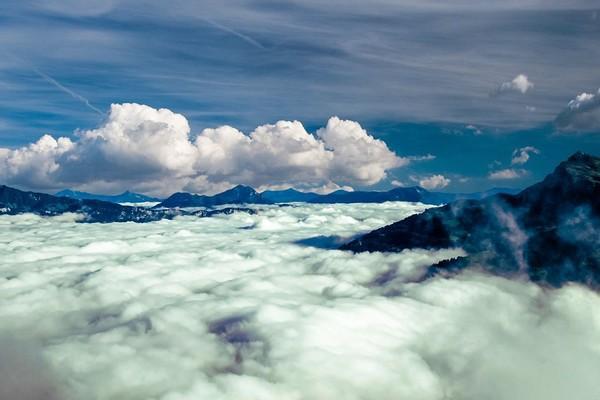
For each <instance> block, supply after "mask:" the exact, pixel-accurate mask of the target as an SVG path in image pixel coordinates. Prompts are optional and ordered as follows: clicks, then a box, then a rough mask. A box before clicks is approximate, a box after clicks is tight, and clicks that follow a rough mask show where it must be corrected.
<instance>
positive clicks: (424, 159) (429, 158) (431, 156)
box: [406, 154, 436, 161]
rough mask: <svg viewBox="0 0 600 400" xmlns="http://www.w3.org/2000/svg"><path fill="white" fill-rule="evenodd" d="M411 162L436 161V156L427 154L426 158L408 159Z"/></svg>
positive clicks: (411, 157) (409, 157) (413, 157)
mask: <svg viewBox="0 0 600 400" xmlns="http://www.w3.org/2000/svg"><path fill="white" fill-rule="evenodd" d="M406 158H407V159H408V160H409V161H431V160H435V158H436V157H435V156H434V155H433V154H425V155H424V156H408V157H406Z"/></svg>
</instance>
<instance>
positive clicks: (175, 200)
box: [156, 185, 517, 208]
mask: <svg viewBox="0 0 600 400" xmlns="http://www.w3.org/2000/svg"><path fill="white" fill-rule="evenodd" d="M499 192H502V193H516V192H517V190H516V189H492V190H489V191H487V192H478V193H439V192H429V191H427V190H425V189H423V188H421V187H418V186H413V187H401V188H395V189H392V190H389V191H387V192H375V191H354V192H349V191H345V190H338V191H335V192H332V193H328V194H318V193H311V192H309V193H305V192H300V191H298V190H295V189H287V190H267V191H264V192H262V193H258V192H256V191H255V190H254V189H252V188H251V187H248V186H242V185H239V186H236V187H234V188H233V189H230V190H227V191H225V192H223V193H219V194H216V195H214V196H206V195H197V194H191V193H175V194H173V195H171V196H170V197H169V198H167V199H166V200H164V201H163V202H162V203H160V204H159V205H157V206H156V207H157V208H160V207H166V208H171V207H181V208H183V207H210V206H215V205H220V204H273V203H294V202H304V203H318V204H334V203H383V202H385V201H411V202H421V203H425V204H435V205H439V204H445V203H448V202H450V201H454V200H457V199H481V198H484V197H486V196H488V195H491V194H496V193H499Z"/></svg>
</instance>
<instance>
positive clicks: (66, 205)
mask: <svg viewBox="0 0 600 400" xmlns="http://www.w3.org/2000/svg"><path fill="white" fill-rule="evenodd" d="M236 211H244V212H249V213H254V210H251V209H247V208H232V207H229V208H223V209H216V210H202V211H195V212H193V211H183V210H173V209H164V210H155V209H149V208H145V207H131V206H122V205H119V204H116V203H111V202H107V201H100V200H87V199H84V200H79V199H72V198H69V197H58V196H52V195H50V194H45V193H35V192H25V191H22V190H18V189H14V188H11V187H8V186H4V185H0V215H2V214H8V215H16V214H23V213H33V214H37V215H41V216H56V215H61V214H64V213H76V214H79V215H81V220H80V222H152V221H158V220H161V219H172V218H174V217H177V216H197V217H211V216H214V215H217V214H231V213H232V212H236Z"/></svg>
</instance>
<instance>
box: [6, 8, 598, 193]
mask: <svg viewBox="0 0 600 400" xmlns="http://www.w3.org/2000/svg"><path fill="white" fill-rule="evenodd" d="M599 42H600V1H598V0H596V1H591V0H587V1H584V0H581V1H580V0H574V1H556V0H548V1H539V0H521V1H494V0H488V1H474V0H451V1H444V2H435V1H416V0H395V1H391V0H374V1H370V2H361V1H355V0H351V1H339V0H332V1H327V2H319V1H314V0H305V1H302V2H300V1H291V0H286V1H266V0H252V1H245V0H232V1H228V2H226V3H225V2H218V1H200V2H198V1H191V0H190V1H188V0H175V1H171V2H168V3H164V2H152V1H140V0H131V1H130V0H107V1H95V0H92V1H74V0H68V1H46V2H43V3H41V2H33V1H12V0H7V1H6V0H5V1H3V2H2V4H0V93H1V95H0V167H2V170H1V171H0V181H2V182H4V183H6V184H10V185H13V186H17V187H21V188H26V189H32V190H42V191H48V192H52V191H56V190H59V189H63V188H65V187H72V188H78V189H86V190H92V191H96V192H103V193H109V192H110V193H115V192H118V191H122V190H126V189H133V190H137V191H141V192H145V193H149V194H158V195H166V194H168V193H169V192H172V191H179V190H188V191H195V192H202V193H211V192H216V191H219V190H222V189H226V188H227V187H230V186H231V185H234V184H240V183H241V184H249V185H252V186H255V187H259V188H283V187H289V186H293V187H296V188H299V189H302V190H317V191H329V190H334V189H337V188H348V189H349V188H353V189H375V190H383V189H390V188H392V187H395V186H411V185H420V186H423V187H425V188H427V189H431V190H441V191H452V192H461V191H477V190H484V189H488V188H491V187H525V186H527V185H529V184H531V183H533V182H536V181H538V180H540V179H541V178H543V176H544V175H545V174H547V173H549V172H550V171H551V170H552V169H553V167H554V166H555V165H556V164H558V162H560V161H561V160H564V159H565V158H566V157H568V156H569V155H570V154H571V153H573V152H574V151H576V150H583V151H587V152H590V153H593V154H599V153H600V135H599V132H600V92H599V90H600V72H599V69H598V65H600V46H598V43H599ZM130 104H133V106H130ZM113 105H114V106H113ZM123 110H125V111H123ZM160 110H166V111H165V112H161V111H160ZM180 117H181V118H180ZM332 117H338V119H335V118H334V119H332ZM182 118H183V119H182ZM184 120H185V121H184ZM337 120H339V121H342V122H343V123H341V124H337V125H336V126H337V128H335V129H334V127H333V125H335V124H333V125H332V124H331V121H334V122H335V121H337ZM174 121H175V122H174ZM278 121H284V122H283V123H278ZM285 121H287V122H285ZM294 121H298V123H301V125H300V126H298V124H296V123H295V122H294ZM159 125H160V126H159ZM330 125H331V127H330ZM357 126H358V128H357ZM161 127H162V128H161ZM224 127H225V128H224ZM328 127H330V129H328ZM163 128H164V129H163ZM233 128H235V131H233V130H232V129H233ZM320 129H322V130H321V131H320V132H321V133H322V134H323V135H324V136H323V135H319V133H318V132H319V130H320ZM336 129H337V130H336ZM46 134H47V135H49V136H43V135H46ZM239 134H242V135H243V136H244V137H240V136H239ZM40 138H42V139H40ZM44 138H45V139H44ZM59 138H63V139H59ZM198 138H200V140H198ZM232 143H233V144H232Z"/></svg>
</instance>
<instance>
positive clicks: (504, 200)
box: [341, 152, 600, 287]
mask: <svg viewBox="0 0 600 400" xmlns="http://www.w3.org/2000/svg"><path fill="white" fill-rule="evenodd" d="M448 247H462V248H463V249H464V250H465V252H466V253H467V255H468V256H467V257H465V258H459V259H455V260H447V261H443V262H441V263H439V264H437V265H434V266H432V267H431V268H430V270H429V274H435V273H441V272H442V273H444V272H449V271H454V270H459V269H462V268H466V267H469V266H478V267H481V268H484V269H487V270H489V271H492V272H494V273H498V274H501V275H521V274H522V275H527V276H529V278H530V279H531V280H533V281H536V282H541V283H546V284H549V285H552V286H560V285H562V284H563V283H565V282H580V283H584V284H588V285H590V286H593V287H598V286H599V285H600V158H598V157H595V156H591V155H587V154H584V153H581V152H578V153H575V154H574V155H572V156H571V157H570V158H569V159H568V160H567V161H565V162H562V163H561V164H560V165H559V166H558V167H557V168H556V169H555V170H554V172H552V173H551V174H550V175H548V176H547V177H546V178H545V179H544V180H543V181H542V182H540V183H537V184H535V185H533V186H530V187H529V188H527V189H525V190H523V191H522V192H520V193H518V194H516V195H510V194H497V195H493V196H491V197H487V198H485V199H483V200H458V201H455V202H452V203H450V204H447V205H445V206H443V207H439V208H434V209H429V210H427V211H425V212H424V213H422V214H418V215H413V216H410V217H408V218H406V219H404V220H402V221H399V222H396V223H394V224H392V225H388V226H386V227H383V228H380V229H377V230H375V231H373V232H371V233H368V234H366V235H364V236H362V237H360V238H358V239H356V240H354V241H352V242H350V243H348V244H346V245H344V246H342V247H341V248H342V249H344V250H352V251H355V252H362V251H394V252H396V251H402V250H404V249H410V248H426V249H440V248H448Z"/></svg>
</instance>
